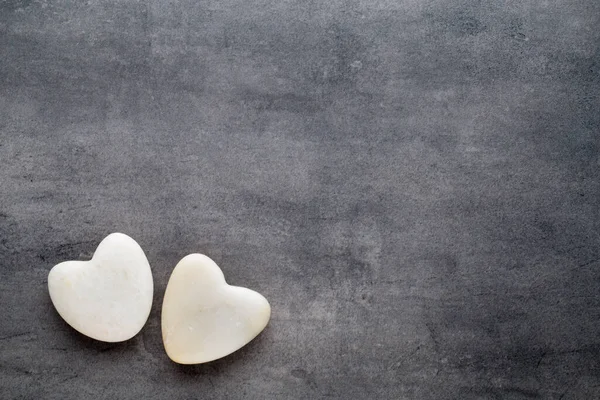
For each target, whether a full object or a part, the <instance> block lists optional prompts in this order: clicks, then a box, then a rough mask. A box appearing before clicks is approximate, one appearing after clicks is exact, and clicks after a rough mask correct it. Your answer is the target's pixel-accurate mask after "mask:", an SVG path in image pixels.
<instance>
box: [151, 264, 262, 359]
mask: <svg viewBox="0 0 600 400" xmlns="http://www.w3.org/2000/svg"><path fill="white" fill-rule="evenodd" d="M270 317H271V306H269V302H268V301H267V299H265V298H264V297H263V296H262V295H261V294H259V293H257V292H255V291H253V290H250V289H246V288H242V287H237V286H229V285H228V284H227V283H226V282H225V277H224V276H223V272H221V269H220V268H219V267H218V266H217V264H215V262H214V261H213V260H211V259H210V258H208V257H207V256H205V255H202V254H190V255H188V256H186V257H184V258H183V259H182V260H181V261H180V262H179V263H178V264H177V266H176V267H175V269H174V270H173V273H172V274H171V278H170V279H169V283H168V284H167V290H166V292H165V298H164V300H163V307H162V335H163V342H164V345H165V350H166V352H167V355H168V356H169V358H171V360H173V361H175V362H176V363H179V364H200V363H205V362H208V361H212V360H216V359H218V358H221V357H225V356H226V355H228V354H231V353H233V352H234V351H236V350H238V349H239V348H241V347H243V346H244V345H246V344H247V343H248V342H250V341H251V340H252V339H254V338H255V337H256V336H257V335H258V334H259V333H260V332H261V331H262V330H263V329H265V326H267V323H268V322H269V318H270Z"/></svg>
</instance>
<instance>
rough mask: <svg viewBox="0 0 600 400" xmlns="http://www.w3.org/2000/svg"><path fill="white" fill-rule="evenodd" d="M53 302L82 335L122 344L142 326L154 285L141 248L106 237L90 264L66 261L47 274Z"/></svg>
mask: <svg viewBox="0 0 600 400" xmlns="http://www.w3.org/2000/svg"><path fill="white" fill-rule="evenodd" d="M48 290H49V291H50V298H51V299H52V303H53V304H54V307H56V310H57V311H58V313H59V314H60V316H61V317H62V318H63V319H64V320H65V321H66V322H67V323H68V324H69V325H71V326H72V327H73V328H75V329H76V330H78V331H79V332H81V333H83V334H84V335H87V336H89V337H91V338H94V339H96V340H101V341H104V342H121V341H124V340H127V339H130V338H132V337H133V336H135V335H136V334H137V333H138V332H139V331H140V330H141V329H142V327H143V326H144V324H145V323H146V320H147V319H148V316H149V315H150V308H151V307H152V296H153V292H154V284H153V282H152V272H151V271H150V265H149V264H148V260H147V259H146V255H145V254H144V251H143V250H142V248H141V247H140V246H139V245H138V244H137V242H136V241H135V240H133V239H132V238H130V237H129V236H127V235H124V234H122V233H112V234H110V235H108V236H107V237H106V238H105V239H104V240H103V241H102V242H101V243H100V244H99V245H98V248H97V249H96V252H95V253H94V256H93V257H92V259H91V260H90V261H65V262H62V263H60V264H58V265H56V266H54V268H52V270H51V271H50V274H49V275H48Z"/></svg>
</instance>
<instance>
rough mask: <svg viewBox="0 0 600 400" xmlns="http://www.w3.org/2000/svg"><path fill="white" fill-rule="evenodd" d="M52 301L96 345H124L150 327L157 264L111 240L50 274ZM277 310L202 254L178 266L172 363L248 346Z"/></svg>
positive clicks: (168, 338)
mask: <svg viewBox="0 0 600 400" xmlns="http://www.w3.org/2000/svg"><path fill="white" fill-rule="evenodd" d="M48 290H49V291H50V298H51V299H52V303H53V304H54V307H56V310H57V311H58V313H59V314H60V316H61V317H62V318H63V319H64V320H65V321H66V322H67V323H68V324H69V325H71V326H72V327H73V328H75V329H76V330H78V331H79V332H81V333H83V334H84V335H87V336H89V337H91V338H94V339H96V340H101V341H105V342H121V341H124V340H128V339H131V338H132V337H133V336H135V335H136V334H137V333H138V332H139V331H140V330H141V329H142V327H143V326H144V324H145V323H146V320H147V319H148V316H149V315H150V309H151V307H152V297H153V294H154V284H153V281H152V272H151V271H150V265H149V264H148V260H147V258H146V255H145V254H144V251H143V250H142V248H141V247H140V246H139V245H138V244H137V242H136V241H135V240H133V239H132V238H130V237H129V236H127V235H124V234H122V233H113V234H110V235H108V236H107V237H106V238H105V239H104V240H103V241H102V242H101V243H100V244H99V245H98V248H97V249H96V252H95V253H94V256H93V257H92V259H91V260H90V261H66V262H63V263H60V264H58V265H56V266H55V267H54V268H52V270H51V271H50V274H49V275H48ZM270 316H271V307H270V306H269V303H268V302H267V300H266V299H265V298H264V297H263V296H262V295H261V294H259V293H257V292H255V291H252V290H250V289H246V288H242V287H237V286H230V285H228V284H227V283H226V282H225V277H224V276H223V272H221V269H220V268H219V267H218V266H217V264H215V262H214V261H213V260H211V259H210V258H208V257H207V256H205V255H202V254H190V255H188V256H186V257H184V258H183V259H182V260H181V261H180V262H179V263H178V264H177V266H176V267H175V269H174V270H173V272H172V274H171V278H170V279H169V283H168V284H167V289H166V292H165V297H164V300H163V307H162V336H163V342H164V345H165V350H166V352H167V355H168V356H169V358H171V359H172V360H173V361H175V362H177V363H180V364H199V363H204V362H208V361H212V360H216V359H218V358H221V357H224V356H226V355H228V354H230V353H233V352H234V351H236V350H238V349H239V348H241V347H243V346H244V345H246V344H247V343H248V342H250V341H251V340H252V339H254V338H255V337H256V336H257V335H258V334H259V333H260V332H261V331H262V330H263V329H264V328H265V326H266V325H267V323H268V321H269V318H270Z"/></svg>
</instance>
